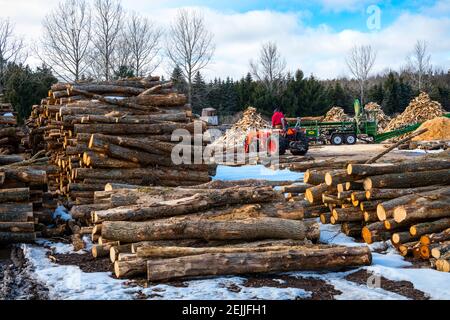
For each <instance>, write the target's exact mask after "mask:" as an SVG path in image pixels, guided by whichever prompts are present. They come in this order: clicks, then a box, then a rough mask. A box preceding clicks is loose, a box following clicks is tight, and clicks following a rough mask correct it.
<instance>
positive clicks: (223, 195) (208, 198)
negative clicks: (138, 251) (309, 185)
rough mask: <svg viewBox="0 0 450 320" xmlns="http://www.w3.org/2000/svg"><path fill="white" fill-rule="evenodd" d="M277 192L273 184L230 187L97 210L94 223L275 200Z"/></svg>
mask: <svg viewBox="0 0 450 320" xmlns="http://www.w3.org/2000/svg"><path fill="white" fill-rule="evenodd" d="M276 197H277V194H276V193H275V192H274V191H273V189H272V188H270V187H262V188H239V187H238V188H231V189H225V190H216V191H211V192H210V193H208V194H194V195H193V196H191V197H187V198H180V199H176V200H169V201H163V202H160V203H155V204H152V205H150V206H145V205H144V204H141V205H136V206H132V207H122V208H114V209H110V210H105V211H96V212H95V213H94V222H96V223H99V222H102V221H108V220H109V221H125V220H126V221H144V220H149V219H156V218H162V217H171V216H176V215H183V214H189V213H194V212H198V211H202V210H208V209H211V208H215V207H221V206H225V205H232V204H245V203H259V202H269V201H272V200H274V199H275V198H276Z"/></svg>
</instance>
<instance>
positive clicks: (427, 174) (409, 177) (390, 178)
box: [364, 169, 450, 191]
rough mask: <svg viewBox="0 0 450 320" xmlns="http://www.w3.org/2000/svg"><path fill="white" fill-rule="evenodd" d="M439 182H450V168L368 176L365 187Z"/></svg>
mask: <svg viewBox="0 0 450 320" xmlns="http://www.w3.org/2000/svg"><path fill="white" fill-rule="evenodd" d="M437 184H450V170H448V169H445V170H436V171H421V172H406V173H392V174H385V175H380V176H374V177H370V178H366V179H365V180H364V189H365V190H366V191H367V190H371V189H373V188H412V187H423V186H431V185H437Z"/></svg>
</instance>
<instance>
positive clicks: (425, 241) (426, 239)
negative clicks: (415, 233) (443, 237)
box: [420, 235, 431, 246]
mask: <svg viewBox="0 0 450 320" xmlns="http://www.w3.org/2000/svg"><path fill="white" fill-rule="evenodd" d="M420 243H421V244H423V245H424V246H428V245H430V243H431V240H430V237H428V235H424V236H421V237H420Z"/></svg>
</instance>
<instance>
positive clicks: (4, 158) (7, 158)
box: [0, 154, 25, 166]
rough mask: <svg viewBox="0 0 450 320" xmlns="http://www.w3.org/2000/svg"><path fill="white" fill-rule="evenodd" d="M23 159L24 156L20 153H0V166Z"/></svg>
mask: <svg viewBox="0 0 450 320" xmlns="http://www.w3.org/2000/svg"><path fill="white" fill-rule="evenodd" d="M22 161H25V158H24V157H23V156H21V155H16V154H13V155H0V166H4V165H8V164H13V163H17V162H22Z"/></svg>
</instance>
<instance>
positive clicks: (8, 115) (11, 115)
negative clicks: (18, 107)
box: [3, 112, 14, 117]
mask: <svg viewBox="0 0 450 320" xmlns="http://www.w3.org/2000/svg"><path fill="white" fill-rule="evenodd" d="M3 116H4V117H14V115H13V114H12V113H11V112H7V113H5V114H3Z"/></svg>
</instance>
